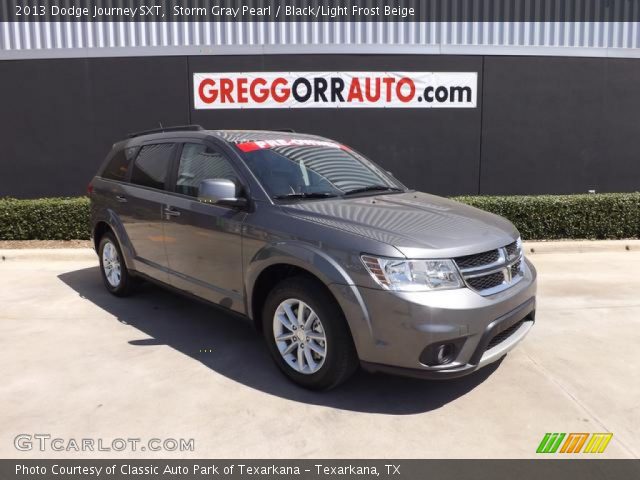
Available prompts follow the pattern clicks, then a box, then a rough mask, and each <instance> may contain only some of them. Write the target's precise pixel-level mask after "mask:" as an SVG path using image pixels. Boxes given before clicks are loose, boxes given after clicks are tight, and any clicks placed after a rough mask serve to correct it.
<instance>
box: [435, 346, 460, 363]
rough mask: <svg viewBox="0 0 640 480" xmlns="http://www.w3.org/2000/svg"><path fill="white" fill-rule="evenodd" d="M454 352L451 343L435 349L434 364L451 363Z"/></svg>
mask: <svg viewBox="0 0 640 480" xmlns="http://www.w3.org/2000/svg"><path fill="white" fill-rule="evenodd" d="M455 351H456V349H455V347H454V346H453V343H445V344H442V345H440V346H439V347H438V348H436V362H438V365H444V364H446V363H451V362H452V361H453V355H454V353H455Z"/></svg>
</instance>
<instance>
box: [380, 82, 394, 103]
mask: <svg viewBox="0 0 640 480" xmlns="http://www.w3.org/2000/svg"><path fill="white" fill-rule="evenodd" d="M395 81H396V79H395V78H393V77H386V78H383V79H382V83H384V84H385V86H386V87H387V88H386V92H387V102H390V101H391V87H392V86H393V84H394V83H395Z"/></svg>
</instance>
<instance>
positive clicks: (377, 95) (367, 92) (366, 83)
mask: <svg viewBox="0 0 640 480" xmlns="http://www.w3.org/2000/svg"><path fill="white" fill-rule="evenodd" d="M371 80H373V79H371V78H367V79H365V81H364V95H365V97H367V100H368V101H370V102H377V101H378V100H380V78H379V77H378V78H376V79H375V81H376V93H375V94H373V95H372V94H371Z"/></svg>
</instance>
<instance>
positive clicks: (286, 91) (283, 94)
mask: <svg viewBox="0 0 640 480" xmlns="http://www.w3.org/2000/svg"><path fill="white" fill-rule="evenodd" d="M279 85H282V87H283V88H281V89H280V90H279V91H278V90H276V87H277V86H279ZM286 85H287V79H286V78H282V77H278V78H276V79H275V80H274V81H273V82H272V83H271V96H272V97H273V99H274V100H275V101H276V102H278V103H284V102H286V101H287V100H288V99H289V95H291V89H290V88H284V87H285V86H286Z"/></svg>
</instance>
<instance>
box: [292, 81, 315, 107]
mask: <svg viewBox="0 0 640 480" xmlns="http://www.w3.org/2000/svg"><path fill="white" fill-rule="evenodd" d="M301 83H302V84H304V86H305V88H306V89H307V91H306V92H305V94H304V95H300V94H299V93H298V85H300V84H301ZM291 93H292V94H293V98H295V100H296V102H300V103H304V102H306V101H307V100H309V98H311V83H310V82H309V80H307V79H306V78H296V79H295V81H294V82H293V85H291Z"/></svg>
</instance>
